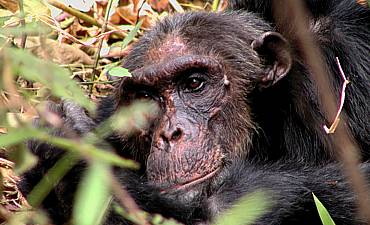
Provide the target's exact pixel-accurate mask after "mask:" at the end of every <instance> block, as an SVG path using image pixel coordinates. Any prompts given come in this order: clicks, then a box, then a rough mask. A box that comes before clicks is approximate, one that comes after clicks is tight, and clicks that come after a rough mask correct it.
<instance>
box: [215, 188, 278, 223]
mask: <svg viewBox="0 0 370 225" xmlns="http://www.w3.org/2000/svg"><path fill="white" fill-rule="evenodd" d="M269 194H270V193H269V192H267V193H266V192H265V191H256V192H254V193H251V194H248V195H246V196H245V197H243V198H242V199H240V200H239V201H238V202H237V203H235V204H233V207H232V208H230V209H229V210H227V211H226V212H224V213H222V215H220V216H219V217H218V218H216V220H215V221H216V222H215V223H214V224H215V225H247V224H253V222H255V221H256V220H257V219H258V218H259V217H261V216H262V215H263V214H264V213H266V212H268V210H270V209H271V207H272V202H271V198H269V197H268V196H269Z"/></svg>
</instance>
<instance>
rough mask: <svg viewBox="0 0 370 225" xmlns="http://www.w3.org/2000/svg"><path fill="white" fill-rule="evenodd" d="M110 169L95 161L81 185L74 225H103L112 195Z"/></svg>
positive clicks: (74, 211) (76, 203) (75, 208)
mask: <svg viewBox="0 0 370 225" xmlns="http://www.w3.org/2000/svg"><path fill="white" fill-rule="evenodd" d="M110 176H111V175H110V168H109V166H108V165H107V164H104V163H101V162H96V161H93V162H92V164H91V165H90V167H89V168H88V170H87V173H86V175H85V177H84V178H83V179H82V182H81V183H80V185H79V188H78V191H77V196H76V202H75V206H74V209H73V218H74V220H73V224H76V225H97V224H101V223H102V220H103V218H104V214H105V212H106V211H107V209H108V206H109V204H110V201H111V199H112V196H111V195H110V179H109V178H110Z"/></svg>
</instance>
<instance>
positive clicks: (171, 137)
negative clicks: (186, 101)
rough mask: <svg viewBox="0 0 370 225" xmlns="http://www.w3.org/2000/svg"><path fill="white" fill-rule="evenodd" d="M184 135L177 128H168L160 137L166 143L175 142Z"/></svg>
mask: <svg viewBox="0 0 370 225" xmlns="http://www.w3.org/2000/svg"><path fill="white" fill-rule="evenodd" d="M183 134H184V132H183V130H182V129H181V128H179V127H174V128H172V129H171V128H170V129H168V130H163V131H162V132H161V134H160V137H161V138H162V139H163V140H164V141H165V142H167V143H170V142H176V141H178V140H180V138H181V137H182V135H183Z"/></svg>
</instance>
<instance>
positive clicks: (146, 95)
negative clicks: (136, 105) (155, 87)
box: [135, 90, 154, 100]
mask: <svg viewBox="0 0 370 225" xmlns="http://www.w3.org/2000/svg"><path fill="white" fill-rule="evenodd" d="M135 99H137V100H152V99H154V97H153V94H151V93H150V92H148V91H143V90H142V91H137V92H136V93H135Z"/></svg>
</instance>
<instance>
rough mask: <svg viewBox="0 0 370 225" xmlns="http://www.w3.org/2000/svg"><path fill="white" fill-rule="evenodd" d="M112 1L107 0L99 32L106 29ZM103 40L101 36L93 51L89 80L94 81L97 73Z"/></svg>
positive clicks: (103, 31)
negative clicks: (95, 49)
mask: <svg viewBox="0 0 370 225" xmlns="http://www.w3.org/2000/svg"><path fill="white" fill-rule="evenodd" d="M112 3H113V0H109V1H108V6H107V9H106V11H105V16H104V24H103V26H102V28H101V33H102V34H104V33H105V30H106V29H107V25H108V19H109V12H110V9H111V8H112ZM103 40H104V38H101V39H100V40H99V45H98V49H97V51H96V53H95V61H94V67H93V72H92V77H91V82H92V83H94V82H95V76H97V75H98V74H97V73H98V70H97V67H98V63H99V59H100V51H101V48H102V46H103ZM93 88H94V85H91V86H90V95H92V92H93Z"/></svg>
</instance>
